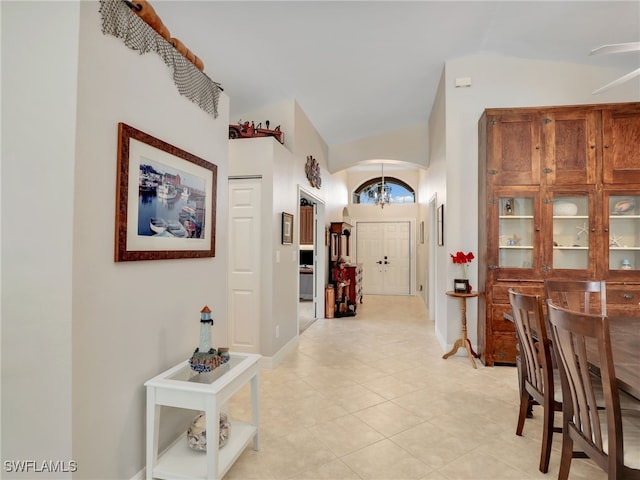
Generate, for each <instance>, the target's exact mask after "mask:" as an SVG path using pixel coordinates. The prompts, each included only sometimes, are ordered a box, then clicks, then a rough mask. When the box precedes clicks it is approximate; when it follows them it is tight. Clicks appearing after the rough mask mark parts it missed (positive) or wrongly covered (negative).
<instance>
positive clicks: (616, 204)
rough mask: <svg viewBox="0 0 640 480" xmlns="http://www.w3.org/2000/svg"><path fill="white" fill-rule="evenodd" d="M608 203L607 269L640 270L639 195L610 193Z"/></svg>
mask: <svg viewBox="0 0 640 480" xmlns="http://www.w3.org/2000/svg"><path fill="white" fill-rule="evenodd" d="M608 205H609V242H608V245H609V270H626V271H629V270H631V271H637V270H640V212H639V211H638V209H637V206H638V205H640V196H635V195H610V196H609V202H608ZM619 273H620V275H623V274H624V273H623V272H619Z"/></svg>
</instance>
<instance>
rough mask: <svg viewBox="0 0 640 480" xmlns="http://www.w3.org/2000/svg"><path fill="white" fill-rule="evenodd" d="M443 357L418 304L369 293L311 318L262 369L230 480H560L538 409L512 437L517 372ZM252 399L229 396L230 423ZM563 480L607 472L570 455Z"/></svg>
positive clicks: (595, 478)
mask: <svg viewBox="0 0 640 480" xmlns="http://www.w3.org/2000/svg"><path fill="white" fill-rule="evenodd" d="M442 354H443V351H442V348H441V347H440V345H439V344H438V342H437V341H436V338H435V334H434V324H433V322H431V321H429V320H428V319H427V316H426V311H425V308H424V305H423V303H422V300H421V299H420V298H418V297H409V296H403V297H395V296H394V297H390V296H373V295H369V296H367V297H366V299H365V303H364V304H362V305H359V306H358V314H357V316H355V317H347V318H338V319H319V320H317V321H316V322H315V323H313V325H311V326H310V327H309V328H308V329H307V330H305V331H304V333H303V334H302V335H301V336H300V345H299V348H298V349H297V350H296V351H295V352H292V353H291V354H289V355H288V357H287V358H286V359H285V361H284V362H283V363H282V364H281V365H279V366H278V367H277V368H275V369H263V370H261V373H260V451H258V452H255V451H253V450H252V449H251V448H250V447H249V448H247V449H246V450H245V451H244V453H243V454H242V455H241V456H240V458H239V459H238V460H237V462H236V463H235V465H234V466H233V467H232V468H231V470H229V472H228V473H227V475H226V476H225V480H232V479H240V480H251V479H265V480H276V479H296V480H302V479H308V480H312V479H325V480H350V479H366V480H368V479H372V480H373V479H381V480H382V479H389V480H404V479H407V480H408V479H425V480H426V479H430V480H442V479H448V480H463V479H469V480H483V479H486V480H501V479H505V480H506V479H516V480H519V479H529V478H547V479H555V478H557V473H558V467H559V458H560V455H559V452H560V444H561V435H559V434H556V435H555V437H554V443H553V452H552V455H551V465H550V470H549V473H547V474H546V475H545V474H542V473H540V472H539V471H538V463H539V457H540V445H541V443H540V442H541V431H542V429H541V417H542V414H541V410H540V408H539V407H536V409H535V411H534V418H532V419H528V420H527V422H526V424H525V428H524V433H523V436H522V437H518V436H516V434H515V428H516V420H517V410H518V388H517V373H516V370H515V368H513V367H484V366H482V364H481V363H479V362H478V369H477V370H474V369H473V368H472V367H471V364H470V362H469V359H468V358H466V357H464V356H462V355H460V356H453V357H450V358H449V359H447V360H443V359H442ZM248 398H249V390H248V389H244V390H243V391H242V392H241V393H240V394H239V395H236V396H235V397H234V398H233V399H232V400H231V403H230V405H229V413H230V415H231V417H232V418H238V419H244V420H249V419H250V418H251V414H250V408H249V406H250V401H249V400H248ZM231 434H233V432H232V433H231ZM569 478H570V479H572V480H577V479H585V480H587V479H588V480H604V479H605V478H606V475H604V473H603V472H602V471H601V470H600V469H599V468H598V467H596V466H595V464H594V463H592V462H591V460H582V459H574V460H573V462H572V466H571V473H570V477H569Z"/></svg>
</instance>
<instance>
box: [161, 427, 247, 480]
mask: <svg viewBox="0 0 640 480" xmlns="http://www.w3.org/2000/svg"><path fill="white" fill-rule="evenodd" d="M230 423H231V426H230V428H229V438H228V440H227V444H226V445H225V446H224V447H222V448H221V449H220V451H219V453H218V462H219V463H218V478H221V477H222V476H223V475H224V474H225V473H226V472H227V470H228V469H229V468H230V467H231V465H233V463H234V462H235V461H236V459H237V458H238V457H239V456H240V454H241V453H242V452H243V451H244V449H245V448H246V447H247V446H248V445H249V443H251V441H252V440H253V437H254V435H255V434H256V430H257V429H256V427H255V426H253V425H250V424H248V423H244V422H236V421H231V422H230ZM186 436H187V433H186V432H185V433H184V434H183V435H181V436H180V438H178V440H176V441H175V442H174V443H173V444H172V445H171V446H170V447H169V448H168V449H167V450H166V451H165V452H164V453H163V454H162V455H161V456H160V457H159V458H158V463H157V464H156V466H155V468H154V469H153V477H154V478H160V479H184V480H189V479H196V478H203V479H205V478H207V453H206V452H200V451H196V450H193V449H192V448H189V445H188V443H187V438H186Z"/></svg>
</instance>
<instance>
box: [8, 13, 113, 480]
mask: <svg viewBox="0 0 640 480" xmlns="http://www.w3.org/2000/svg"><path fill="white" fill-rule="evenodd" d="M0 8H1V9H2V29H1V31H2V316H1V318H2V346H1V351H2V360H1V364H2V374H1V378H2V397H1V398H2V426H1V427H2V428H1V430H2V439H1V441H0V444H1V446H2V452H1V460H2V464H3V467H4V465H5V464H4V462H5V461H6V460H8V461H11V460H15V461H19V460H29V459H33V460H40V461H41V460H45V459H51V460H61V461H65V462H68V461H69V460H71V459H73V458H74V457H73V453H72V444H71V428H72V408H71V406H72V402H71V400H72V379H71V360H72V357H71V350H72V335H71V323H72V307H73V302H72V287H73V279H72V256H73V251H72V249H73V244H74V238H73V233H74V232H73V222H74V214H73V208H74V191H73V185H74V171H73V170H74V158H75V141H76V132H75V123H76V98H75V89H76V85H77V55H78V41H79V40H78V19H79V16H80V5H79V4H78V3H75V2H65V3H50V2H2V3H0ZM111 218H113V217H110V220H111ZM67 465H68V464H67ZM2 476H3V478H17V477H19V478H34V477H35V476H39V477H42V474H41V473H40V474H38V473H34V472H31V473H30V474H24V473H21V474H15V473H14V474H12V473H11V472H8V471H6V470H5V469H4V468H3V473H2ZM49 477H50V478H63V477H68V478H69V477H70V474H68V473H67V474H55V475H54V474H52V475H49Z"/></svg>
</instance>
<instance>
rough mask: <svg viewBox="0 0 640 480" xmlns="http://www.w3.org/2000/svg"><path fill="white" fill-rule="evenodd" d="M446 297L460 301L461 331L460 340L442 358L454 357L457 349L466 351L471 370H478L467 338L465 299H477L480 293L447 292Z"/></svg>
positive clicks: (474, 353)
mask: <svg viewBox="0 0 640 480" xmlns="http://www.w3.org/2000/svg"><path fill="white" fill-rule="evenodd" d="M447 295H449V296H450V297H456V298H459V299H460V317H461V318H460V321H461V324H462V329H461V336H460V338H459V339H457V340H456V341H455V343H454V344H453V348H452V349H451V350H450V351H449V352H447V353H445V354H444V355H443V356H442V358H444V359H447V358H449V357H450V356H451V355H455V353H456V352H457V351H458V349H459V348H464V349H466V350H467V355H468V356H469V360H471V365H472V366H473V368H478V367H477V366H476V362H475V360H474V358H478V354H477V353H476V352H475V351H474V350H473V347H472V346H471V340H469V339H468V338H467V298H473V297H477V296H479V295H480V292H469V293H460V292H454V291H449V292H447Z"/></svg>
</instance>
